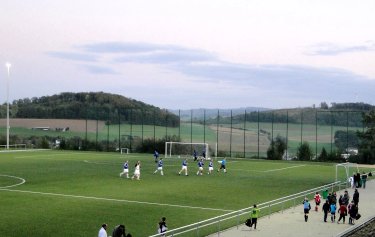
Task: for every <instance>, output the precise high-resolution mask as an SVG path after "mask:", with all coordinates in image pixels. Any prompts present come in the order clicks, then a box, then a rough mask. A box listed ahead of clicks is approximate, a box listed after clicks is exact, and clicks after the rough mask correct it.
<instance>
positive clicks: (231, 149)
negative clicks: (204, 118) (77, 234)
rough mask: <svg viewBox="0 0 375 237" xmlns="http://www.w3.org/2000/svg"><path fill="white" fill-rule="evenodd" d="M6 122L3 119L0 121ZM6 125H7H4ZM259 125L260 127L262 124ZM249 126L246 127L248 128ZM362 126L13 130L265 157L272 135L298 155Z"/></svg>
mask: <svg viewBox="0 0 375 237" xmlns="http://www.w3.org/2000/svg"><path fill="white" fill-rule="evenodd" d="M1 124H5V120H4V119H0V125H1ZM4 126H5V125H4ZM38 126H40V127H46V126H48V127H50V128H51V130H49V131H42V130H32V129H31V128H32V127H38ZM258 126H259V127H258ZM61 127H69V128H70V129H69V131H67V132H61V131H55V128H61ZM244 129H245V130H244ZM362 129H363V128H359V127H348V128H347V127H342V126H332V127H331V126H321V125H318V127H316V126H315V125H312V124H304V125H301V124H288V125H287V124H283V123H274V124H271V123H262V122H261V123H259V124H258V123H249V122H248V123H246V124H243V123H240V124H239V123H237V124H232V128H231V127H230V125H228V124H220V125H219V126H217V125H215V124H213V125H206V126H204V125H203V124H198V123H189V122H182V123H181V125H180V127H174V128H172V127H163V126H155V127H154V126H153V125H132V124H121V125H118V124H112V125H109V126H107V125H105V123H104V122H103V121H93V120H88V121H87V122H86V120H62V119H14V122H13V124H12V127H11V130H10V133H11V135H20V136H49V137H66V138H72V137H81V138H82V139H86V138H87V139H88V140H91V141H98V140H99V141H100V140H103V141H105V140H107V139H109V140H110V141H115V140H117V141H118V140H119V138H120V143H121V146H122V147H131V146H130V145H129V144H128V143H129V141H124V140H123V139H124V138H127V137H138V138H140V139H153V138H154V137H155V139H160V138H163V137H165V136H166V135H168V136H173V135H175V136H180V137H181V140H182V141H184V142H206V143H209V144H210V148H211V149H212V150H211V152H214V148H215V146H216V144H217V146H218V150H219V151H224V152H226V154H229V153H232V157H243V154H244V153H246V157H255V156H258V155H259V156H260V157H265V156H266V151H267V149H268V147H269V145H270V141H271V139H272V138H276V136H278V135H280V136H282V137H287V138H288V153H289V155H290V156H291V157H293V156H295V154H296V152H297V148H298V146H299V145H300V144H301V142H304V141H307V142H308V143H309V144H310V147H311V149H312V151H313V153H318V154H319V153H320V152H321V149H322V148H323V147H325V149H326V150H327V151H329V152H331V151H335V150H336V147H335V145H334V144H333V142H334V134H335V132H336V131H339V130H341V131H357V130H360V131H362ZM0 133H1V134H3V133H5V127H2V126H0Z"/></svg>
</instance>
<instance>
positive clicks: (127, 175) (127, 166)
mask: <svg viewBox="0 0 375 237" xmlns="http://www.w3.org/2000/svg"><path fill="white" fill-rule="evenodd" d="M123 167H124V170H123V171H122V172H121V173H120V177H121V176H122V175H124V174H126V178H127V179H128V178H129V161H128V160H127V161H125V163H124V165H123Z"/></svg>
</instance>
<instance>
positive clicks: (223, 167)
mask: <svg viewBox="0 0 375 237" xmlns="http://www.w3.org/2000/svg"><path fill="white" fill-rule="evenodd" d="M226 163H227V161H226V159H225V158H224V159H223V160H222V161H221V162H220V168H219V169H218V170H217V172H219V171H220V170H221V169H222V170H224V173H226V172H227V168H226Z"/></svg>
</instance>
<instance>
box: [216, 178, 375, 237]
mask: <svg viewBox="0 0 375 237" xmlns="http://www.w3.org/2000/svg"><path fill="white" fill-rule="evenodd" d="M347 190H348V191H349V195H350V197H353V193H354V189H350V188H349V189H347ZM358 192H359V213H360V214H361V215H362V217H361V219H359V220H357V221H356V222H355V225H358V224H361V223H363V222H365V221H366V220H368V219H370V218H371V217H373V216H374V215H375V180H374V179H373V180H371V181H368V182H367V183H366V189H362V188H359V189H358ZM343 193H344V190H341V191H339V192H337V196H338V197H339V196H340V194H343ZM301 202H302V200H301ZM310 203H311V211H310V214H309V220H308V222H305V220H304V214H303V206H302V204H301V205H299V206H296V207H293V208H290V209H287V210H285V211H284V212H283V213H275V214H272V215H270V216H265V217H262V218H260V219H258V225H257V229H256V230H253V229H251V230H250V228H249V227H247V226H245V225H240V226H238V228H237V227H233V228H231V229H228V230H226V231H223V232H220V233H216V234H213V235H210V237H215V236H220V237H250V236H251V237H253V236H256V237H270V236H272V237H297V236H298V237H300V236H304V237H307V236H311V237H317V236H325V237H326V236H338V235H339V234H340V233H343V232H344V231H346V230H347V229H349V228H353V227H354V226H355V225H349V224H341V223H340V224H337V222H334V223H332V222H331V221H330V218H327V221H328V222H326V223H325V222H323V212H322V211H321V210H319V211H318V212H315V211H314V207H315V202H313V201H311V202H310ZM321 206H322V204H321ZM321 206H320V208H321ZM264 210H265V209H263V210H261V211H264ZM328 217H329V216H328ZM338 217H339V215H336V221H337V220H338ZM345 222H346V223H348V216H347V217H346V219H345Z"/></svg>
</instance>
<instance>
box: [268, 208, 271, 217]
mask: <svg viewBox="0 0 375 237" xmlns="http://www.w3.org/2000/svg"><path fill="white" fill-rule="evenodd" d="M270 218H271V204H268V219H270Z"/></svg>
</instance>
